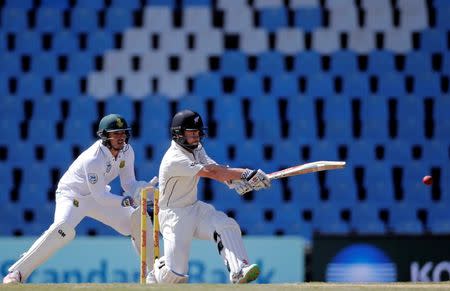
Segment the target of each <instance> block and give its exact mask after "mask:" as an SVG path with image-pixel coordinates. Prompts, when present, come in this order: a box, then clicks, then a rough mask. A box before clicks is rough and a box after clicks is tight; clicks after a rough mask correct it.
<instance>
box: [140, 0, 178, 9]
mask: <svg viewBox="0 0 450 291" xmlns="http://www.w3.org/2000/svg"><path fill="white" fill-rule="evenodd" d="M175 2H176V1H175V0H152V1H150V2H149V3H147V6H167V7H170V8H174V7H175Z"/></svg>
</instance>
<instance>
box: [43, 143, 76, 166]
mask: <svg viewBox="0 0 450 291" xmlns="http://www.w3.org/2000/svg"><path fill="white" fill-rule="evenodd" d="M45 154H46V156H45V164H46V165H48V166H49V167H50V168H51V167H54V168H60V169H61V170H63V171H65V169H68V168H69V166H70V164H71V163H72V162H73V160H74V157H73V156H72V145H71V143H70V142H67V141H54V142H51V143H48V145H47V146H46V149H45Z"/></svg>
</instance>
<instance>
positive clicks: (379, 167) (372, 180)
mask: <svg viewBox="0 0 450 291" xmlns="http://www.w3.org/2000/svg"><path fill="white" fill-rule="evenodd" d="M364 186H365V188H366V195H367V197H366V200H367V202H368V203H371V204H374V205H377V206H383V207H389V206H390V205H392V203H394V189H393V182H392V173H391V167H390V164H389V163H383V162H373V163H371V164H370V166H367V167H365V175H364Z"/></svg>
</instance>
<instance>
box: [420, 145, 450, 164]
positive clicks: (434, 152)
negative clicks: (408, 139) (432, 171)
mask: <svg viewBox="0 0 450 291" xmlns="http://www.w3.org/2000/svg"><path fill="white" fill-rule="evenodd" d="M445 144H446V143H445V142H443V141H442V140H439V139H431V140H428V141H423V142H422V149H423V152H422V161H424V162H426V163H427V164H429V165H443V164H444V163H446V160H447V158H448V149H446V148H445Z"/></svg>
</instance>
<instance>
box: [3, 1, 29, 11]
mask: <svg viewBox="0 0 450 291" xmlns="http://www.w3.org/2000/svg"><path fill="white" fill-rule="evenodd" d="M5 8H19V9H23V10H29V9H31V8H33V0H23V1H16V0H7V1H5Z"/></svg>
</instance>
